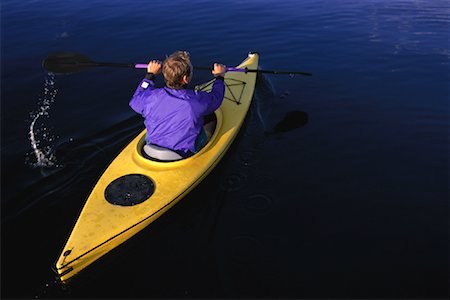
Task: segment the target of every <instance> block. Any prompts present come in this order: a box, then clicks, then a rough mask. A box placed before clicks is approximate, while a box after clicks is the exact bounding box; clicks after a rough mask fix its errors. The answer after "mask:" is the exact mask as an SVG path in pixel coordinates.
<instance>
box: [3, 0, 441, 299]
mask: <svg viewBox="0 0 450 300" xmlns="http://www.w3.org/2000/svg"><path fill="white" fill-rule="evenodd" d="M448 15H449V7H448V1H444V0H435V1H428V0H415V1H413V0H411V1H406V0H405V1H402V0H394V1H392V0H390V1H388V0H375V1H357V0H343V1H331V0H320V1H316V0H314V1H313V0H305V1H282V2H280V1H274V0H265V1H262V0H251V1H238V0H233V1H225V2H224V1H215V2H210V1H182V0H177V1H170V2H167V1H152V2H151V3H150V2H148V1H104V0H93V1H76V2H64V1H54V0H42V1H31V0H25V1H12V0H5V1H3V2H2V6H1V18H0V19H1V39H2V40H1V41H2V43H1V52H2V55H1V78H2V80H1V101H2V102H1V103H2V107H1V119H2V137H1V153H2V184H1V186H2V197H1V202H2V296H3V297H6V298H33V297H52V298H96V297H108V298H109V297H115V298H201V297H207V298H251V297H253V298H255V297H257V298H349V297H357V298H373V297H375V298H431V297H434V298H445V296H446V295H447V293H448V290H447V283H448V272H447V271H448V269H447V268H448V244H447V242H446V240H447V238H448V235H447V233H448V221H447V220H448V182H449V181H448V153H449V147H448V138H449V135H448V112H449V111H448V90H449V85H448V82H449V78H448V56H449V50H448V24H449V18H448ZM178 49H186V50H188V51H189V52H190V53H191V57H192V60H193V62H194V65H199V66H203V65H210V64H212V63H213V62H216V61H218V62H222V63H224V64H227V65H229V66H233V65H236V64H238V63H239V62H240V61H241V60H243V59H244V58H245V56H246V55H247V53H248V52H249V51H258V52H259V53H260V55H261V68H265V69H280V70H294V71H307V72H312V73H313V74H314V76H312V77H301V76H295V77H293V78H291V77H290V76H269V75H267V76H261V77H260V78H259V79H258V84H257V87H256V93H255V98H254V104H253V106H252V108H251V112H250V114H249V116H248V120H247V123H246V126H245V128H243V130H242V133H241V135H240V136H239V138H238V139H237V140H236V142H235V144H234V145H233V148H232V149H231V150H230V152H229V154H228V155H227V156H226V157H225V158H224V160H223V161H222V163H221V164H220V165H219V166H218V167H217V168H216V169H215V170H214V172H213V173H212V174H211V175H210V176H209V177H208V178H207V179H206V180H205V182H203V183H202V184H201V185H200V186H199V187H198V188H197V189H196V190H194V191H193V192H192V193H191V194H190V195H188V197H186V198H185V199H184V200H183V201H181V202H180V203H179V204H178V205H177V206H176V207H174V208H173V209H172V210H171V211H170V212H169V213H167V214H166V215H165V216H164V217H163V218H161V219H160V220H158V221H157V222H155V223H154V224H152V225H151V226H149V227H148V228H147V229H146V230H144V231H143V232H141V233H140V234H139V235H138V236H136V237H135V238H133V239H131V240H130V241H128V242H127V243H125V244H124V245H123V246H121V247H119V248H118V249H117V250H116V251H113V252H111V253H110V254H108V255H107V256H105V258H104V259H102V260H100V261H99V262H98V263H96V264H95V265H93V266H92V268H90V269H87V270H86V271H85V272H83V273H82V274H80V276H79V277H77V278H76V280H74V281H73V282H72V283H71V285H70V286H68V287H66V288H65V289H61V288H59V287H56V286H54V285H53V274H52V271H51V269H50V267H51V265H52V264H53V263H54V262H55V261H56V259H57V257H58V256H59V252H60V250H61V249H62V247H63V245H64V242H65V240H66V238H67V237H68V234H69V232H70V230H71V227H72V226H73V224H74V222H75V220H76V218H77V215H78V214H79V212H80V210H81V208H82V205H83V203H84V201H85V199H86V198H87V196H88V194H89V192H90V190H91V188H92V186H93V185H94V184H95V182H96V180H97V179H98V178H99V176H100V175H101V174H102V171H103V170H104V169H105V168H106V167H107V165H108V164H109V162H110V161H111V160H112V159H113V158H114V157H115V155H116V154H117V153H118V152H119V151H120V149H122V148H123V147H124V146H125V145H126V144H127V143H128V141H129V140H131V139H132V138H133V136H135V135H136V134H137V133H138V132H139V131H140V130H141V129H142V120H141V119H140V117H139V116H136V115H135V114H134V113H133V111H132V110H131V109H130V108H129V107H128V101H129V99H130V97H131V96H132V94H133V92H134V89H135V88H136V85H137V84H138V82H139V81H140V79H141V78H142V75H143V74H142V71H136V70H128V69H107V68H99V69H92V70H89V71H84V72H80V73H76V74H70V75H57V76H55V77H54V78H53V77H52V75H48V74H47V73H46V71H45V70H43V69H42V67H41V62H42V59H43V58H45V57H46V56H47V54H48V53H51V52H55V51H72V52H79V53H83V54H85V55H88V56H89V57H91V58H92V59H94V60H97V61H111V62H136V63H145V62H147V61H148V60H150V59H154V58H157V59H163V58H164V57H165V55H167V54H170V53H172V52H173V51H175V50H178ZM209 78H210V75H209V74H208V73H207V72H200V71H199V72H196V73H195V75H194V81H195V82H204V81H206V80H208V79H209ZM49 79H51V80H52V81H51V82H52V84H50V85H49V82H48V80H49ZM46 82H47V83H46ZM158 83H159V84H162V81H161V80H159V81H158ZM48 88H51V89H53V90H52V91H54V92H55V97H54V99H53V100H52V101H48V100H51V99H49V98H48V97H49V91H48V90H46V89H48ZM45 105H48V107H47V108H45ZM43 109H44V110H45V112H46V113H47V114H45V115H42V116H41V117H39V118H38V121H36V122H35V126H34V127H33V132H36V140H39V147H40V148H39V149H41V150H42V149H47V150H48V151H50V152H49V154H52V155H54V158H53V160H52V162H53V165H51V166H50V165H47V167H36V163H37V161H36V155H35V154H36V153H35V151H34V148H33V146H32V141H30V135H29V132H30V126H31V124H32V122H33V120H34V119H35V118H36V114H37V113H39V112H41V111H42V110H43ZM285 116H287V117H288V118H287V121H285V122H284V123H283V122H282V121H281V120H283V118H284V117H285ZM285 120H286V119H285ZM293 128H295V129H293ZM46 285H47V286H46Z"/></svg>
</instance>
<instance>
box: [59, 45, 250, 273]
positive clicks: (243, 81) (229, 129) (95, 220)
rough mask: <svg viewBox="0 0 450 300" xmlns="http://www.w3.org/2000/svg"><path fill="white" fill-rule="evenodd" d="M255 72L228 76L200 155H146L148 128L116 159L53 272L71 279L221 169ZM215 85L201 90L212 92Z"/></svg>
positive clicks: (247, 63) (244, 64)
mask: <svg viewBox="0 0 450 300" xmlns="http://www.w3.org/2000/svg"><path fill="white" fill-rule="evenodd" d="M258 61H259V55H258V54H257V53H250V54H249V55H248V57H247V58H246V59H245V60H244V61H243V62H242V63H241V64H240V65H239V66H237V68H248V69H257V68H258ZM255 83H256V73H250V72H249V73H245V72H233V73H226V75H225V84H226V89H225V97H224V98H225V99H224V101H223V103H222V105H221V106H220V108H219V109H217V110H216V112H215V115H216V120H217V123H216V129H215V131H214V134H213V135H212V137H211V139H210V140H209V142H208V144H207V145H206V146H205V147H204V148H203V149H201V150H200V151H199V152H198V153H197V154H195V155H193V156H191V157H189V158H186V159H183V160H178V161H172V162H160V161H154V160H150V159H147V158H145V157H144V156H143V150H142V149H143V146H144V145H145V135H146V130H143V131H142V132H141V133H140V134H139V135H138V136H137V137H136V138H134V139H133V140H132V141H131V142H130V144H128V146H126V147H125V149H124V150H122V152H120V154H119V155H118V156H117V157H116V158H115V159H114V160H113V162H112V163H111V164H110V165H109V167H108V168H107V169H106V171H105V172H104V173H103V175H102V176H101V177H100V179H99V181H98V182H97V184H96V185H95V187H94V189H93V191H92V192H91V194H90V196H89V197H88V199H87V201H86V203H85V205H84V207H83V210H82V211H81V214H80V215H79V217H78V220H77V222H76V224H75V226H74V228H73V230H72V233H71V234H70V236H69V239H68V240H67V243H66V245H65V246H64V248H63V250H62V253H61V255H60V257H59V259H58V261H57V262H56V266H55V271H56V273H57V274H58V276H59V278H60V279H61V281H63V282H64V281H67V280H68V279H70V278H71V277H73V276H74V275H76V274H77V273H79V272H80V271H81V270H83V269H84V268H86V267H87V266H89V265H90V264H92V263H93V262H94V261H96V260H97V259H99V258H100V257H101V256H103V255H105V254H106V253H108V252H109V251H111V250H112V249H114V248H115V247H117V246H119V245H120V244H121V243H123V242H125V241H126V240H127V239H129V238H130V237H132V236H133V235H135V234H136V233H138V232H139V231H140V230H142V229H143V228H145V227H146V226H148V225H149V224H150V223H151V222H153V221H154V220H156V219H157V218H158V217H160V216H161V215H162V214H163V213H164V212H166V211H167V210H168V209H169V208H171V207H172V206H174V205H175V204H176V203H177V202H178V201H179V200H181V199H182V198H183V197H184V196H185V195H186V194H187V193H189V191H191V190H192V189H193V188H194V187H196V186H197V185H198V184H199V183H200V182H201V181H202V180H203V179H204V178H205V177H206V176H207V175H208V174H209V173H210V172H211V170H212V169H213V168H214V167H215V166H216V165H217V163H218V162H219V161H220V159H221V158H222V157H223V156H224V154H225V152H226V151H227V150H228V148H229V147H230V145H231V143H232V142H233V140H234V138H235V137H236V135H237V133H238V131H239V129H240V127H241V126H242V123H243V121H244V119H245V116H246V114H247V111H248V109H249V107H250V103H251V101H252V98H253V92H254V89H255ZM211 86H212V81H211V82H208V83H205V84H204V85H202V86H200V87H199V88H200V89H202V90H205V91H209V90H210V89H211Z"/></svg>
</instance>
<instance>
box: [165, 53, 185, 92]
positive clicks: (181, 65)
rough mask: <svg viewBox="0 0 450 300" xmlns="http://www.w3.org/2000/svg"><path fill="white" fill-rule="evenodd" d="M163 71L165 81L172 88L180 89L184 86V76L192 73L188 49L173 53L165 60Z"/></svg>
mask: <svg viewBox="0 0 450 300" xmlns="http://www.w3.org/2000/svg"><path fill="white" fill-rule="evenodd" d="M162 72H163V75H164V81H165V82H166V85H167V86H168V87H170V88H174V89H180V88H182V87H183V83H182V82H181V80H182V79H183V76H186V77H189V75H190V74H191V72H192V70H191V60H190V57H189V53H188V52H186V51H177V52H174V53H172V54H171V55H170V56H169V57H167V58H166V59H165V60H164V63H163V67H162Z"/></svg>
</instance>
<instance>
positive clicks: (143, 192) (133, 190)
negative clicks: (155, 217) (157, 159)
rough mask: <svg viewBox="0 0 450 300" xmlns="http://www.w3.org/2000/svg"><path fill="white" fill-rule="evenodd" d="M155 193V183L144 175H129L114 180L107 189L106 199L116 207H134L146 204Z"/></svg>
mask: <svg viewBox="0 0 450 300" xmlns="http://www.w3.org/2000/svg"><path fill="white" fill-rule="evenodd" d="M154 191H155V184H154V183H153V181H152V180H151V179H150V178H149V177H147V176H145V175H142V174H129V175H125V176H122V177H119V178H117V179H115V180H113V181H112V182H111V183H110V184H109V185H108V186H107V187H106V189H105V199H106V200H107V201H108V202H109V203H111V204H114V205H121V206H132V205H136V204H139V203H142V202H144V201H145V200H147V199H148V198H150V196H151V195H152V194H153V192H154Z"/></svg>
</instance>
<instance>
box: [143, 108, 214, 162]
mask: <svg viewBox="0 0 450 300" xmlns="http://www.w3.org/2000/svg"><path fill="white" fill-rule="evenodd" d="M216 114H217V112H216V113H213V114H211V115H208V116H206V117H205V118H204V126H203V128H204V130H205V133H206V136H207V138H208V142H207V143H206V144H205V145H204V146H203V147H202V149H203V148H205V147H206V146H207V145H208V144H209V143H210V142H211V140H212V139H213V137H215V133H216V129H217V128H218V126H217V125H218V124H217V123H218V121H217V120H218V118H217V115H216ZM145 138H146V135H143V136H142V137H141V139H140V140H139V143H138V149H137V150H138V153H139V154H140V156H142V157H144V158H146V159H148V160H152V161H157V162H174V161H179V160H183V159H186V158H189V157H186V158H184V157H182V156H181V155H180V154H178V153H177V152H175V151H173V150H171V149H167V148H164V147H160V146H158V145H153V144H147V143H146V141H145ZM200 151H201V149H200V150H199V151H198V152H200ZM198 152H197V153H198ZM193 156H195V154H194V155H193ZM190 157H191V156H190Z"/></svg>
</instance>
